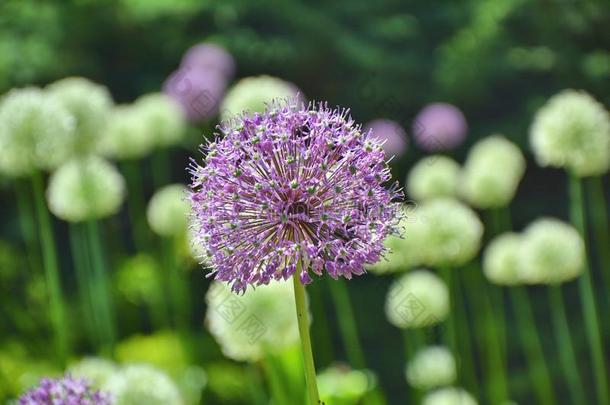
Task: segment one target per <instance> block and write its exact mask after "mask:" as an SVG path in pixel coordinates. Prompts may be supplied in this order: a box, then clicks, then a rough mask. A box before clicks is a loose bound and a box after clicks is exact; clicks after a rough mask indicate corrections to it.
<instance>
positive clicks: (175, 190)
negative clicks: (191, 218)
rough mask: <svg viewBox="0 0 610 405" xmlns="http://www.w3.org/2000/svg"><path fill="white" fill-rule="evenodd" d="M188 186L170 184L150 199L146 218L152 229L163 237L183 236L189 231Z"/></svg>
mask: <svg viewBox="0 0 610 405" xmlns="http://www.w3.org/2000/svg"><path fill="white" fill-rule="evenodd" d="M185 197H186V186H184V185H182V184H170V185H169V186H164V187H163V188H161V189H159V190H158V191H157V192H156V193H155V194H154V195H153V196H152V198H151V199H150V202H149V203H148V208H147V210H146V218H147V219H148V224H149V225H150V228H151V229H152V230H153V231H154V232H155V233H157V234H158V235H161V236H181V235H184V233H185V232H186V230H187V223H188V213H189V210H190V206H189V203H188V201H187V200H186V198H185Z"/></svg>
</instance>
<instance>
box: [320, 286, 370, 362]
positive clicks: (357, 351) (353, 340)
mask: <svg viewBox="0 0 610 405" xmlns="http://www.w3.org/2000/svg"><path fill="white" fill-rule="evenodd" d="M328 283H329V285H330V293H331V295H332V298H333V302H334V304H335V311H336V313H337V320H338V321H339V328H340V329H341V337H342V338H343V344H344V345H345V348H346V351H347V358H348V360H349V362H350V364H351V365H352V367H353V368H357V369H363V368H365V367H366V362H365V360H364V352H363V351H362V346H361V345H360V339H359V338H358V327H357V325H356V320H355V317H354V311H353V309H352V304H351V302H350V298H349V292H348V291H347V287H346V286H345V282H344V281H343V280H340V279H339V280H332V279H328Z"/></svg>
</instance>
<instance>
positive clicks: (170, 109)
mask: <svg viewBox="0 0 610 405" xmlns="http://www.w3.org/2000/svg"><path fill="white" fill-rule="evenodd" d="M134 107H135V108H136V109H138V110H139V113H140V114H141V118H142V120H143V121H144V123H145V124H146V126H147V129H146V132H147V134H148V136H149V137H151V138H152V141H153V143H154V144H155V145H156V146H160V147H165V146H169V145H176V144H178V143H179V142H180V141H182V139H183V138H184V135H185V134H186V117H185V116H184V113H183V112H182V109H181V108H180V106H179V105H178V103H177V102H176V101H174V99H172V98H171V97H169V96H168V95H166V94H162V93H153V94H147V95H144V96H142V97H140V98H138V99H137V100H136V102H135V104H134Z"/></svg>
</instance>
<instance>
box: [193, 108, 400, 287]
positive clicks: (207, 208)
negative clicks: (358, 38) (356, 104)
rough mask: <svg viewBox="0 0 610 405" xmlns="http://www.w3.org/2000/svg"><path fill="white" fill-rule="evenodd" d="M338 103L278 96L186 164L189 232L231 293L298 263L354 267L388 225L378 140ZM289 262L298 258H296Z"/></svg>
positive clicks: (376, 251) (391, 217)
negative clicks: (278, 99)
mask: <svg viewBox="0 0 610 405" xmlns="http://www.w3.org/2000/svg"><path fill="white" fill-rule="evenodd" d="M348 113H349V111H347V110H338V109H334V110H333V109H330V108H328V107H327V105H326V104H318V105H313V104H310V105H309V106H305V105H303V104H301V103H299V102H297V101H295V100H291V101H287V102H278V103H274V104H273V105H271V106H269V107H268V108H267V110H266V111H265V113H263V114H258V113H256V114H253V115H249V116H243V117H241V118H238V119H235V120H233V121H231V122H225V123H223V124H222V125H220V126H219V127H218V129H219V131H220V134H216V139H215V141H214V142H210V143H207V144H206V145H204V146H202V150H203V152H204V153H205V154H206V157H205V159H204V163H203V166H199V165H197V164H196V163H193V164H192V165H191V167H190V171H191V174H192V185H191V187H192V190H191V193H190V199H191V202H192V220H193V228H194V229H193V231H194V232H193V233H194V234H195V241H196V243H199V244H201V245H202V246H203V247H204V248H205V250H206V255H207V257H206V258H205V260H204V262H205V263H206V264H207V265H210V266H211V268H212V271H211V273H210V275H213V276H214V277H215V278H216V280H220V281H226V282H228V283H230V284H231V285H232V289H233V291H235V292H243V291H245V290H246V288H247V286H248V285H253V286H256V285H262V284H267V283H269V282H270V281H271V280H279V279H287V278H288V277H290V276H291V275H292V274H293V273H295V272H296V271H297V268H299V269H300V271H299V276H300V280H301V282H302V283H305V284H306V283H309V282H311V277H310V274H309V272H310V271H312V272H313V273H315V274H317V275H322V273H323V271H325V272H327V273H328V274H329V275H330V276H331V277H333V278H338V277H345V278H347V279H350V278H351V277H352V276H353V275H360V274H363V273H364V271H365V270H364V266H365V264H371V263H375V262H377V261H378V260H379V259H380V258H381V256H382V255H383V254H384V252H385V248H384V245H383V241H384V239H385V238H386V236H387V235H388V234H391V233H395V232H396V230H397V223H398V212H399V207H400V200H401V195H402V193H401V191H400V190H399V189H398V186H397V184H396V183H394V184H391V185H390V187H389V188H385V187H384V183H387V182H389V181H390V180H391V175H390V170H389V168H388V165H387V162H386V161H385V155H384V152H383V149H382V147H381V142H380V141H379V140H378V139H376V138H374V137H373V136H371V133H370V132H363V131H362V130H361V128H360V126H359V125H356V123H355V122H354V121H353V120H352V118H351V117H350V116H349V115H348ZM297 264H298V266H297Z"/></svg>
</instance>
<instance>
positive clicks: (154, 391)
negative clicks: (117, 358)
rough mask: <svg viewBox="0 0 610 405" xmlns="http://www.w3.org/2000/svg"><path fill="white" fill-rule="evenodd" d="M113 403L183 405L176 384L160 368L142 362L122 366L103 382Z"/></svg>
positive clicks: (122, 404)
mask: <svg viewBox="0 0 610 405" xmlns="http://www.w3.org/2000/svg"><path fill="white" fill-rule="evenodd" d="M104 389H105V390H106V391H108V392H110V393H111V394H112V396H113V398H114V402H113V405H141V404H147V405H183V400H182V397H181V396H180V392H179V391H178V388H177V387H176V384H174V382H173V381H172V380H171V379H170V378H169V377H168V376H167V374H165V373H163V372H162V371H160V370H157V369H156V368H154V367H151V366H148V365H144V364H141V365H140V364H134V365H129V366H125V367H123V368H122V369H121V370H120V371H119V372H118V373H116V374H114V375H113V376H112V377H111V378H110V379H108V381H107V382H106V383H105V384H104Z"/></svg>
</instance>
